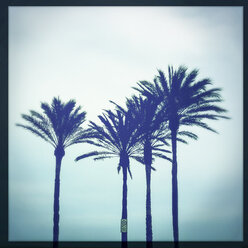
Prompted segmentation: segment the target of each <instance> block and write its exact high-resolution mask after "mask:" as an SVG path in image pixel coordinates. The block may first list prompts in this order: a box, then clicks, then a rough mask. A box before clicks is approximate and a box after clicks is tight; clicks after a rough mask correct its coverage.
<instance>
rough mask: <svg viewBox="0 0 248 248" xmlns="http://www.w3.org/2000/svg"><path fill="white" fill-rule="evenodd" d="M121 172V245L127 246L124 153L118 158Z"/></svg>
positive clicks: (127, 160) (125, 162)
mask: <svg viewBox="0 0 248 248" xmlns="http://www.w3.org/2000/svg"><path fill="white" fill-rule="evenodd" d="M120 164H121V165H122V172H123V186H122V215H121V219H122V220H121V241H122V244H121V247H122V248H127V224H128V223H127V168H128V166H129V158H128V155H127V154H124V155H122V156H121V158H120Z"/></svg>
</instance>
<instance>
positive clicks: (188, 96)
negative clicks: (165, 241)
mask: <svg viewBox="0 0 248 248" xmlns="http://www.w3.org/2000/svg"><path fill="white" fill-rule="evenodd" d="M158 72H159V75H158V76H157V77H155V79H154V81H153V83H151V82H147V81H141V82H139V83H138V86H139V87H138V88H137V87H135V89H136V90H137V91H139V92H140V93H141V94H143V95H144V96H146V97H148V98H151V99H161V101H162V103H163V105H164V106H166V108H165V113H164V114H165V119H166V120H168V121H169V129H170V132H171V143H172V155H173V163H172V217H173V237H174V241H175V242H176V243H177V242H178V241H179V233H178V183H177V140H178V135H187V136H189V137H191V138H194V139H196V138H197V136H196V135H195V134H193V133H191V132H187V131H183V132H179V128H180V127H181V126H184V125H186V126H199V127H202V128H205V129H207V130H210V131H213V132H216V131H215V130H214V129H212V128H211V127H209V126H208V125H207V124H206V123H205V122H204V120H206V119H210V120H217V119H219V118H226V119H227V118H228V117H226V116H224V115H221V114H222V113H225V112H226V110H225V109H223V108H221V107H219V106H217V105H216V104H217V103H219V102H221V101H222V98H221V95H220V91H221V89H220V88H212V89H207V86H208V85H210V84H211V81H210V79H208V78H207V79H203V80H200V81H195V80H196V77H197V75H198V70H193V71H191V72H190V73H188V74H187V68H186V67H184V66H180V67H179V68H178V69H177V70H174V69H173V67H170V66H169V67H168V79H167V78H166V76H165V75H164V72H163V71H161V70H159V71H158Z"/></svg>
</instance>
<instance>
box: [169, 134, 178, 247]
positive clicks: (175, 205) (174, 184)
mask: <svg viewBox="0 0 248 248" xmlns="http://www.w3.org/2000/svg"><path fill="white" fill-rule="evenodd" d="M171 136H172V154H173V163H172V218H173V237H174V242H175V243H174V244H175V247H178V241H179V233H178V185H177V141H176V138H177V131H175V130H171Z"/></svg>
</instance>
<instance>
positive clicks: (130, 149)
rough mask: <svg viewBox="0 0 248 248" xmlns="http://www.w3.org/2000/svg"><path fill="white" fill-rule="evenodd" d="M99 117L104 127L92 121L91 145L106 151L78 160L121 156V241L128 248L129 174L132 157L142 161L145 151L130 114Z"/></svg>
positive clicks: (88, 154)
mask: <svg viewBox="0 0 248 248" xmlns="http://www.w3.org/2000/svg"><path fill="white" fill-rule="evenodd" d="M98 118H99V119H100V121H101V124H102V125H103V126H100V125H97V124H96V123H94V122H92V121H90V124H89V126H90V129H91V131H92V133H93V135H92V137H91V139H89V140H88V143H90V144H93V145H95V146H97V147H100V148H102V150H101V151H92V152H90V153H86V154H83V155H81V156H78V157H77V158H76V159H75V161H79V160H81V159H83V158H87V157H91V156H93V157H94V160H99V159H105V158H112V157H118V158H119V164H118V167H117V170H118V173H119V171H120V170H121V169H122V173H123V186H122V217H121V240H122V246H123V247H126V246H127V174H128V172H129V175H130V177H131V178H132V174H131V170H130V158H134V159H136V160H138V161H140V159H142V157H141V156H140V155H139V153H140V152H141V151H142V150H141V146H140V142H139V141H140V137H139V135H138V131H137V124H136V123H134V122H132V118H131V116H130V114H129V112H128V113H126V114H125V115H124V114H123V113H121V112H120V111H118V110H116V111H115V112H112V111H111V110H105V113H103V114H102V115H99V116H98Z"/></svg>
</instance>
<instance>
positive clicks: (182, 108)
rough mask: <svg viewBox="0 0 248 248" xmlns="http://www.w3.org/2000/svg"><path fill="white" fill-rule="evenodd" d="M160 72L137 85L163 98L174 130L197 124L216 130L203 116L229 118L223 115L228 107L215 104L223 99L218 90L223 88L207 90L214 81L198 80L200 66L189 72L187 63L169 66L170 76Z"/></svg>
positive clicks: (143, 90) (144, 93)
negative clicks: (224, 107)
mask: <svg viewBox="0 0 248 248" xmlns="http://www.w3.org/2000/svg"><path fill="white" fill-rule="evenodd" d="M158 72H159V75H158V76H156V77H155V78H154V81H153V83H150V82H147V81H141V82H139V83H138V85H139V88H136V87H135V89H136V90H137V91H139V92H141V93H142V94H143V95H145V96H147V97H151V98H154V97H155V98H160V99H161V100H162V101H163V104H164V105H165V106H166V108H165V110H166V115H165V116H166V119H168V120H169V127H170V129H171V130H175V131H177V130H178V129H179V126H182V125H187V126H192V125H195V126H200V127H202V128H205V129H208V130H210V131H214V132H216V131H215V130H214V129H212V128H211V127H209V126H208V125H207V124H206V123H205V122H203V119H212V120H216V119H218V118H226V119H228V117H226V116H223V115H220V114H221V113H225V112H226V110H225V109H223V108H221V107H219V106H217V105H216V103H219V102H221V101H222V98H221V95H220V93H219V92H220V91H221V89H220V88H213V89H208V90H207V89H206V87H207V85H211V80H210V79H208V78H206V79H202V80H200V81H197V82H196V81H195V80H196V77H197V75H198V70H193V71H191V72H190V73H188V74H187V73H186V72H187V68H186V67H184V66H180V67H179V68H178V70H174V69H173V67H170V66H169V67H168V80H167V78H166V76H165V75H164V72H163V71H161V70H159V71H158Z"/></svg>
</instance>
